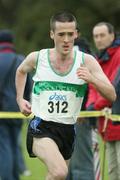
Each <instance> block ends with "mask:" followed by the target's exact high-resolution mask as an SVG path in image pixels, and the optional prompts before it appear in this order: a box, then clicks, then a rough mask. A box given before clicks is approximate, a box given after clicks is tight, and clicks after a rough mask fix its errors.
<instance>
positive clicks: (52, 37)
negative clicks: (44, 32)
mask: <svg viewBox="0 0 120 180" xmlns="http://www.w3.org/2000/svg"><path fill="white" fill-rule="evenodd" d="M50 37H51V39H54V32H53V31H50Z"/></svg>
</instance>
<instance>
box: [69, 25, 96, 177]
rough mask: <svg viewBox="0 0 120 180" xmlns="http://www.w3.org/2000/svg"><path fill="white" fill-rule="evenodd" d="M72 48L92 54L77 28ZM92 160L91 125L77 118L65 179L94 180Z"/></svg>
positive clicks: (83, 107)
mask: <svg viewBox="0 0 120 180" xmlns="http://www.w3.org/2000/svg"><path fill="white" fill-rule="evenodd" d="M74 49H77V50H80V51H83V52H85V53H88V54H92V51H91V48H90V45H89V43H88V41H87V39H86V38H85V37H82V36H81V34H80V31H79V29H78V38H77V39H75V42H74ZM87 93H88V92H87ZM87 93H86V95H85V97H84V101H83V105H82V110H85V109H86V108H85V104H86V100H87ZM93 160H94V158H93V150H92V131H91V125H90V123H89V121H88V119H83V118H82V119H81V118H78V121H77V123H76V139H75V146H74V151H73V154H72V157H71V160H70V164H69V172H68V177H67V180H94V161H93Z"/></svg>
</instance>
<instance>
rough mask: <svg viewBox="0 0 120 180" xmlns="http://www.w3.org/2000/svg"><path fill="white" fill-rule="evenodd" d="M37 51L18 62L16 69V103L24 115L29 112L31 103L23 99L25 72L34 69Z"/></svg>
mask: <svg viewBox="0 0 120 180" xmlns="http://www.w3.org/2000/svg"><path fill="white" fill-rule="evenodd" d="M37 54H38V52H32V53H30V54H29V55H28V56H27V57H26V58H25V59H24V61H23V62H22V63H21V64H20V66H19V67H18V69H17V71H16V79H15V84H16V93H17V97H16V99H17V103H18V105H19V108H20V110H21V112H22V113H23V114H25V115H27V114H28V115H29V114H30V113H31V105H30V103H29V102H28V101H26V100H24V98H23V95H24V89H25V84H26V78H27V73H29V72H32V71H34V69H35V66H36V61H37Z"/></svg>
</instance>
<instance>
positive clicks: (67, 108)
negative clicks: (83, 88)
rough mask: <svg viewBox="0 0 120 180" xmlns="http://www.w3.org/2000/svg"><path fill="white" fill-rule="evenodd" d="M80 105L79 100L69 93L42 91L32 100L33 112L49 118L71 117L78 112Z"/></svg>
mask: <svg viewBox="0 0 120 180" xmlns="http://www.w3.org/2000/svg"><path fill="white" fill-rule="evenodd" d="M35 104H36V105H35ZM80 104H81V103H80V98H77V97H76V96H75V93H74V92H69V91H43V92H42V93H41V94H40V95H37V96H36V95H34V98H33V105H34V106H35V108H34V109H35V111H38V112H40V114H45V115H47V116H49V117H55V116H56V117H62V116H63V117H71V116H73V115H74V114H75V113H76V110H77V111H79V109H80Z"/></svg>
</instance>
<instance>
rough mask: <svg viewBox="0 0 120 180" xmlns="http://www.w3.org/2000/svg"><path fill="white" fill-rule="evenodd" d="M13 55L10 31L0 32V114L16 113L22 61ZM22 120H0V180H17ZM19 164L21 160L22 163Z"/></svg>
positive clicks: (20, 156) (28, 93) (13, 48)
mask: <svg viewBox="0 0 120 180" xmlns="http://www.w3.org/2000/svg"><path fill="white" fill-rule="evenodd" d="M23 58H24V57H23V56H22V55H19V54H17V53H16V50H15V47H14V35H13V33H12V31H10V30H7V29H3V30H0V111H8V112H18V111H19V108H18V105H17V103H16V89H15V73H16V69H17V67H18V66H19V65H20V63H21V62H22V60H23ZM30 89H31V80H30V77H28V79H27V86H26V90H25V97H26V98H27V99H28V100H29V99H30ZM22 123H23V120H22V119H10V118H9V117H8V118H7V119H2V118H1V119H0V178H1V180H19V171H20V169H19V167H20V165H21V164H20V161H19V159H21V158H23V157H22V154H21V153H22V152H21V150H20V149H19V148H20V144H19V142H20V134H21V128H22ZM22 160H23V159H22Z"/></svg>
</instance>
